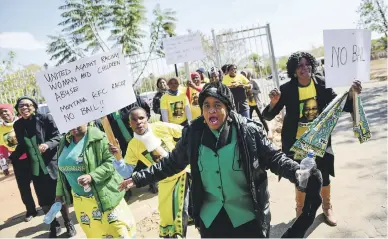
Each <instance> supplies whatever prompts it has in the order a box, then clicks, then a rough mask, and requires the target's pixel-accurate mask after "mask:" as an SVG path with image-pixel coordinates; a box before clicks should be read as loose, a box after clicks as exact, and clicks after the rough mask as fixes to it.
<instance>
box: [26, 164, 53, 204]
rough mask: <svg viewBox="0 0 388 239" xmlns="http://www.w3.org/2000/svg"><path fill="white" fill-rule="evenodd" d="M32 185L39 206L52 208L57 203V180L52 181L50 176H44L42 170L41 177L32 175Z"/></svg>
mask: <svg viewBox="0 0 388 239" xmlns="http://www.w3.org/2000/svg"><path fill="white" fill-rule="evenodd" d="M32 183H33V184H34V188H35V192H36V196H37V197H38V202H39V205H40V206H41V207H43V206H50V207H51V205H52V204H53V203H54V202H55V191H56V187H57V180H54V179H52V178H51V177H50V175H49V174H44V173H43V172H42V170H40V172H39V176H34V175H32Z"/></svg>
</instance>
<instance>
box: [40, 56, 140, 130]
mask: <svg viewBox="0 0 388 239" xmlns="http://www.w3.org/2000/svg"><path fill="white" fill-rule="evenodd" d="M36 80H37V82H38V84H39V87H40V89H41V92H42V93H43V96H44V98H45V99H46V101H47V105H48V107H49V108H50V111H51V114H52V115H53V117H54V120H55V122H56V124H57V126H58V129H59V131H60V132H61V133H66V132H67V131H69V130H70V129H73V128H75V127H78V126H80V125H83V124H86V123H88V122H90V121H93V120H96V119H98V118H101V117H103V116H105V115H108V114H110V113H112V112H114V111H117V110H119V109H121V108H124V107H125V106H127V105H130V104H132V103H133V102H135V101H136V97H135V94H134V91H133V88H132V84H131V82H130V80H129V74H128V70H127V66H126V64H125V61H124V57H123V55H122V54H120V50H119V49H117V50H113V51H111V52H108V53H103V54H99V55H95V56H92V57H89V58H84V59H81V60H78V61H75V62H72V63H69V64H66V65H63V66H59V67H56V68H52V69H49V70H46V71H41V72H38V73H37V74H36Z"/></svg>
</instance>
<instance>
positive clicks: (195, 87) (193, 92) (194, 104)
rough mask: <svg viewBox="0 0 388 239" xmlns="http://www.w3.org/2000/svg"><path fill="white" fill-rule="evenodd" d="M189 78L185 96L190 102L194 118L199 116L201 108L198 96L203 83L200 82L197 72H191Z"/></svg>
mask: <svg viewBox="0 0 388 239" xmlns="http://www.w3.org/2000/svg"><path fill="white" fill-rule="evenodd" d="M190 78H191V81H188V82H187V90H186V96H187V98H188V99H189V102H190V106H191V115H192V118H193V119H196V118H198V117H199V116H201V108H200V107H199V104H198V96H199V92H201V90H202V87H203V85H204V84H201V78H200V76H199V74H198V73H197V72H193V73H191V75H190Z"/></svg>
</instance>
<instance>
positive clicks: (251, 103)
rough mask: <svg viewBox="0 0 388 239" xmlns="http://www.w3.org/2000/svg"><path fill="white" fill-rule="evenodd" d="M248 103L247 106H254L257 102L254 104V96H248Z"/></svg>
mask: <svg viewBox="0 0 388 239" xmlns="http://www.w3.org/2000/svg"><path fill="white" fill-rule="evenodd" d="M248 104H249V106H256V105H257V104H256V100H255V97H252V99H250V98H249V97H248Z"/></svg>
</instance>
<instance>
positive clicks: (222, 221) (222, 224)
mask: <svg viewBox="0 0 388 239" xmlns="http://www.w3.org/2000/svg"><path fill="white" fill-rule="evenodd" d="M200 234H201V238H262V237H263V235H262V233H261V228H260V227H259V225H258V223H257V221H256V220H252V221H250V222H247V223H245V224H243V225H241V226H239V227H236V228H234V227H233V224H232V222H231V221H230V219H229V216H228V214H227V212H226V211H225V209H224V208H222V209H221V211H220V212H219V213H218V215H217V217H216V218H215V219H214V221H213V223H212V224H211V225H210V227H209V228H206V227H205V225H204V224H203V222H202V220H201V223H200Z"/></svg>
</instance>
